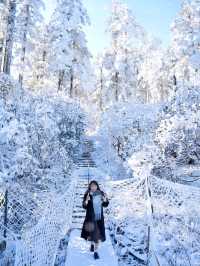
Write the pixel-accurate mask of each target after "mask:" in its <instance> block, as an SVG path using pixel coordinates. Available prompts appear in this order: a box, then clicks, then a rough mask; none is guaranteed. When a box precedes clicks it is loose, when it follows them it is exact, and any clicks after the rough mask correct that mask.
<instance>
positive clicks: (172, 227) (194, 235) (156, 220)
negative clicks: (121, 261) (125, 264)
mask: <svg viewBox="0 0 200 266" xmlns="http://www.w3.org/2000/svg"><path fill="white" fill-rule="evenodd" d="M108 186H110V190H111V191H112V193H111V194H112V195H111V197H112V200H111V206H110V209H109V216H110V218H109V220H110V224H111V226H110V227H111V234H112V235H114V241H115V244H116V249H117V250H118V251H117V252H118V253H119V255H121V256H122V257H124V258H125V257H126V256H127V255H128V254H129V255H130V254H131V256H132V257H133V258H134V259H135V260H138V261H139V262H141V265H143V264H144V263H145V265H153V266H160V265H166V266H167V265H184V266H190V265H198V264H195V263H197V262H198V258H200V254H199V252H197V250H200V244H199V243H198V239H199V236H200V230H199V228H200V206H196V204H194V202H199V201H200V189H199V188H197V187H191V186H188V185H183V184H177V183H174V182H172V181H168V180H163V179H160V178H157V177H155V176H151V175H150V176H146V177H144V178H143V179H141V180H140V181H138V182H136V181H134V179H132V180H130V179H129V180H123V181H111V182H109V183H108ZM130 228H131V229H132V232H130ZM145 228H146V229H145ZM136 234H138V236H140V239H136ZM143 234H144V236H143ZM143 240H144V241H145V245H143V242H142V241H143ZM194 244H195V245H194ZM195 246H196V248H195ZM197 247H198V248H197ZM138 250H140V251H139V252H138ZM193 252H194V253H195V255H196V258H197V261H196V260H195V258H193V260H192V258H191V254H192V253H193ZM197 253H198V254H197ZM181 263H182V264H181ZM139 265H140V264H139Z"/></svg>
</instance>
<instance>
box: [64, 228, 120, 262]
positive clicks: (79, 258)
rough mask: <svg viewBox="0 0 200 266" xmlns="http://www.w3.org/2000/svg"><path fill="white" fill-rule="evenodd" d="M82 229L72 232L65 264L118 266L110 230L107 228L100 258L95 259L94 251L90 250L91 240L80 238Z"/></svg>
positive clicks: (100, 249)
mask: <svg viewBox="0 0 200 266" xmlns="http://www.w3.org/2000/svg"><path fill="white" fill-rule="evenodd" d="M80 233H81V231H80V230H78V229H75V230H73V231H72V232H71V236H70V241H69V244H68V250H67V261H66V264H65V266H80V263H81V266H118V261H117V257H116V255H115V252H114V249H113V246H112V243H111V240H110V236H109V232H108V230H106V238H107V240H106V241H105V242H103V243H101V246H100V248H99V251H98V252H99V256H100V259H99V260H94V258H93V253H91V252H90V251H89V248H90V242H87V241H85V240H84V239H82V238H80Z"/></svg>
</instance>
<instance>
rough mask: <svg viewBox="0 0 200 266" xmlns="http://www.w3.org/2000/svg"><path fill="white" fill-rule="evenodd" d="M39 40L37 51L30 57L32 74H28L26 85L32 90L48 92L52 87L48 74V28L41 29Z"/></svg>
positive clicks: (36, 43)
mask: <svg viewBox="0 0 200 266" xmlns="http://www.w3.org/2000/svg"><path fill="white" fill-rule="evenodd" d="M38 29H39V32H38V36H37V40H35V49H34V50H33V52H32V53H31V55H30V57H29V61H30V64H31V67H30V72H29V73H27V74H26V77H27V81H26V84H27V86H28V87H29V88H30V89H31V90H35V91H38V90H43V91H44V90H47V88H50V87H51V80H50V78H49V72H48V58H47V57H48V50H49V43H48V35H47V26H46V25H42V26H40V27H39V28H38Z"/></svg>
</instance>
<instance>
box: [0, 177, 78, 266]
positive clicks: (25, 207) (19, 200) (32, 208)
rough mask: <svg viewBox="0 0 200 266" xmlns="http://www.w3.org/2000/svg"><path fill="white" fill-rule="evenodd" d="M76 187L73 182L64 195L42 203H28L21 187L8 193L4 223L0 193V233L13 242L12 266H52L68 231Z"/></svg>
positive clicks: (2, 200) (3, 193)
mask: <svg viewBox="0 0 200 266" xmlns="http://www.w3.org/2000/svg"><path fill="white" fill-rule="evenodd" d="M75 187H76V179H75V178H74V180H72V181H71V183H70V185H69V187H68V189H67V191H66V193H65V194H64V195H62V196H60V197H55V195H54V197H53V196H52V195H49V196H48V197H47V199H46V200H44V201H42V202H40V201H39V198H37V197H36V198H35V199H34V200H33V199H32V200H30V198H29V197H30V196H29V197H28V193H27V191H25V190H24V189H21V188H20V186H17V185H16V187H13V188H12V190H11V189H8V191H9V193H8V202H7V218H6V223H3V222H2V221H4V220H5V219H2V218H3V216H4V215H5V208H3V207H5V204H4V203H5V201H4V195H5V190H4V191H3V190H2V191H1V192H0V217H1V223H0V233H1V236H3V235H4V234H5V232H6V237H5V238H4V239H5V240H7V241H8V240H14V241H15V247H16V250H15V266H25V265H26V266H29V265H31V266H44V265H54V262H55V257H56V251H57V249H58V246H59V242H60V239H61V238H62V237H63V235H65V234H66V232H67V231H68V230H69V229H70V227H71V223H72V211H73V200H74V195H75ZM31 225H32V226H31Z"/></svg>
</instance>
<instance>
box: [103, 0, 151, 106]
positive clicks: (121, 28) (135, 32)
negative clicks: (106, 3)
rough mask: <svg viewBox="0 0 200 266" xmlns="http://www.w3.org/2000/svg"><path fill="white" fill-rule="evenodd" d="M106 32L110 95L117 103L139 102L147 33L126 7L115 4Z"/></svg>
mask: <svg viewBox="0 0 200 266" xmlns="http://www.w3.org/2000/svg"><path fill="white" fill-rule="evenodd" d="M107 32H108V33H109V34H110V36H111V45H110V47H109V49H107V50H106V52H105V57H104V60H105V62H104V66H105V68H106V69H107V70H108V71H109V85H108V93H109V94H110V97H111V99H112V101H114V102H115V101H119V100H122V101H126V100H128V99H130V98H132V99H133V100H136V101H137V100H139V99H140V92H138V91H137V89H138V86H137V75H138V68H139V66H138V64H139V63H140V53H139V51H140V49H139V47H140V46H141V45H142V41H143V40H144V39H145V35H146V34H145V32H144V29H143V28H142V27H141V26H140V25H139V24H138V23H137V21H136V19H135V17H134V16H133V14H132V12H131V10H129V9H128V7H127V5H126V4H124V3H122V2H120V1H118V0H114V1H113V2H112V10H111V16H110V18H109V20H108V28H107ZM140 100H141V99H140Z"/></svg>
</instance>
